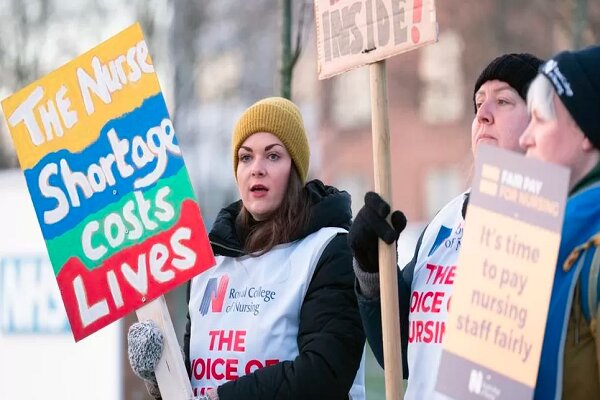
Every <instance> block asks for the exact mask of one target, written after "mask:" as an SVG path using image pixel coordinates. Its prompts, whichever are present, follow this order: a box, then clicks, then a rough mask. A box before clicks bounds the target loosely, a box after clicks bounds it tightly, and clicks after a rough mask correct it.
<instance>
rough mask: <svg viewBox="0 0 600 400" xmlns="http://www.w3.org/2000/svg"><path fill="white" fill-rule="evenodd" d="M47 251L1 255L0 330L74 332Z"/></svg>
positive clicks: (23, 332)
mask: <svg viewBox="0 0 600 400" xmlns="http://www.w3.org/2000/svg"><path fill="white" fill-rule="evenodd" d="M70 332H71V330H70V328H69V323H68V320H67V314H66V312H65V308H64V305H63V302H62V299H61V296H60V292H59V290H58V284H57V282H56V277H55V275H54V271H53V270H52V265H51V264H50V260H48V257H47V256H46V255H44V256H42V255H39V256H36V255H33V256H30V255H26V256H19V255H11V256H8V255H0V334H2V335H22V334H50V335H54V334H61V335H62V334H65V335H66V334H70Z"/></svg>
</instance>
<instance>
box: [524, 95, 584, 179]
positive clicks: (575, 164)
mask: <svg viewBox="0 0 600 400" xmlns="http://www.w3.org/2000/svg"><path fill="white" fill-rule="evenodd" d="M552 102H553V104H554V110H555V113H556V118H555V119H546V118H543V117H542V115H541V113H540V112H539V111H538V110H537V109H536V108H535V106H534V107H533V109H532V110H531V122H530V123H529V126H528V127H527V129H526V130H525V132H524V133H523V136H521V140H520V143H521V147H522V148H523V150H525V151H526V153H527V157H534V158H537V159H540V160H543V161H547V162H552V163H555V164H560V165H564V166H565V167H569V168H570V169H571V180H572V182H577V181H578V180H579V179H580V178H581V177H582V176H583V174H584V172H585V169H586V162H587V158H586V155H587V154H589V153H590V152H591V151H592V150H593V145H592V143H591V142H590V141H589V139H587V138H586V137H585V135H584V134H583V132H582V131H581V130H580V129H579V127H578V126H577V124H576V123H575V121H574V120H573V118H572V117H571V115H570V114H569V112H568V111H567V109H566V108H565V106H564V105H563V104H562V102H561V101H560V100H559V99H558V97H556V96H554V97H553V99H552Z"/></svg>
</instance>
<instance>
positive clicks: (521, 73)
mask: <svg viewBox="0 0 600 400" xmlns="http://www.w3.org/2000/svg"><path fill="white" fill-rule="evenodd" d="M542 62H543V61H542V60H540V59H539V58H537V57H536V56H534V55H532V54H529V53H520V54H516V53H512V54H504V55H502V56H500V57H496V58H495V59H494V60H493V61H492V62H491V63H489V64H488V66H487V67H485V69H484V70H483V71H481V74H480V75H479V78H477V81H476V82H475V88H474V89H473V106H474V107H475V112H477V105H476V104H475V94H476V93H477V91H478V90H479V88H480V87H481V85H483V84H484V83H486V82H487V81H493V80H496V79H497V80H499V81H502V82H506V83H508V84H509V85H510V86H511V87H512V88H513V89H515V90H516V91H517V93H519V96H521V98H523V100H527V89H529V84H530V83H531V81H532V80H533V78H535V76H536V75H537V73H538V68H539V67H540V65H541V64H542Z"/></svg>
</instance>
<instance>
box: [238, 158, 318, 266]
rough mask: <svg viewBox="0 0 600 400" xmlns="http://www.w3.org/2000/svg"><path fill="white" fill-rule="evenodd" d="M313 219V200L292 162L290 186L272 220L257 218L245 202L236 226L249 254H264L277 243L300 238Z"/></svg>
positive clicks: (271, 217)
mask: <svg viewBox="0 0 600 400" xmlns="http://www.w3.org/2000/svg"><path fill="white" fill-rule="evenodd" d="M309 218H310V199H309V196H308V193H307V191H306V188H305V187H304V185H303V184H302V181H301V180H300V177H299V175H298V171H297V170H296V166H295V165H293V164H292V168H291V170H290V178H289V180H288V187H287V190H286V193H285V196H284V197H283V200H282V201H281V204H280V205H279V208H277V210H275V211H274V213H273V215H271V216H270V217H269V218H268V219H266V220H264V221H256V220H254V218H253V217H252V215H251V214H250V213H249V212H248V210H246V208H245V207H244V206H243V205H242V209H241V210H240V213H239V214H238V216H237V218H236V221H235V225H236V231H237V234H238V237H239V238H241V239H242V240H243V241H244V250H245V251H246V253H248V254H253V255H257V256H258V255H262V254H264V253H266V252H268V251H269V250H271V249H272V248H273V247H274V246H277V245H278V244H282V243H289V242H291V241H294V240H296V239H298V238H299V237H300V235H301V234H302V233H303V232H304V230H305V229H306V225H307V224H308V221H309Z"/></svg>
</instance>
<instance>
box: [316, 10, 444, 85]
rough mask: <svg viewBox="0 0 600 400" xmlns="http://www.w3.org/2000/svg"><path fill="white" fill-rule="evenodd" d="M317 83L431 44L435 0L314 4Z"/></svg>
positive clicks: (435, 36)
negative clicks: (318, 80)
mask: <svg viewBox="0 0 600 400" xmlns="http://www.w3.org/2000/svg"><path fill="white" fill-rule="evenodd" d="M315 23H316V26H317V52H318V59H319V61H318V74H319V79H325V78H329V77H331V76H333V75H337V74H340V73H342V72H346V71H348V70H350V69H353V68H357V67H361V66H363V65H367V64H371V63H374V62H376V61H380V60H383V59H386V58H388V57H391V56H394V55H397V54H400V53H404V52H407V51H410V50H413V49H415V48H417V47H421V46H424V45H426V44H429V43H434V42H435V41H436V40H437V34H438V31H437V22H436V14H435V2H434V0H407V1H392V0H315Z"/></svg>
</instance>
